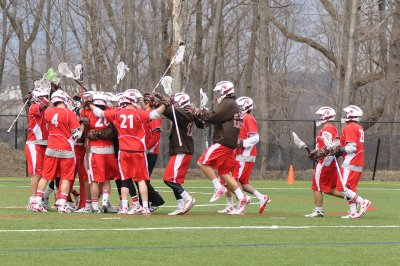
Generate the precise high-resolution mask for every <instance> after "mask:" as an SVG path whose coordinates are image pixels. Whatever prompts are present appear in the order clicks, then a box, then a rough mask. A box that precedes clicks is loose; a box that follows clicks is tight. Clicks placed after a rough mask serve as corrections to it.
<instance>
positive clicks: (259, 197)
mask: <svg viewBox="0 0 400 266" xmlns="http://www.w3.org/2000/svg"><path fill="white" fill-rule="evenodd" d="M253 195H254V197H256V198H257V199H258V200H260V201H261V200H263V199H264V195H263V194H261V193H260V192H258V190H255V191H254V193H253Z"/></svg>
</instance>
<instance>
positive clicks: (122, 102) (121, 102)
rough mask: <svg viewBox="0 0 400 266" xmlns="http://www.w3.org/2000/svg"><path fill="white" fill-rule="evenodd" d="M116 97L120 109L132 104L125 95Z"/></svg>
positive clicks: (121, 94) (120, 94)
mask: <svg viewBox="0 0 400 266" xmlns="http://www.w3.org/2000/svg"><path fill="white" fill-rule="evenodd" d="M115 97H116V98H117V99H118V100H117V103H118V106H119V107H123V106H125V105H127V104H130V103H131V101H130V100H128V99H127V98H126V97H125V96H124V93H117V95H116V96H115Z"/></svg>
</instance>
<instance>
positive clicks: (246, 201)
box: [232, 195, 251, 214]
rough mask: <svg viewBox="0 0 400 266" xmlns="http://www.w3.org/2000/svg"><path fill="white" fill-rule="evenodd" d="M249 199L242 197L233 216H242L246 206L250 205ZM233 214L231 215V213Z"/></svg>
mask: <svg viewBox="0 0 400 266" xmlns="http://www.w3.org/2000/svg"><path fill="white" fill-rule="evenodd" d="M250 201H251V200H250V198H249V197H247V196H246V195H244V197H243V199H242V200H241V201H239V202H238V207H237V211H236V213H234V214H243V213H244V210H245V209H246V207H247V205H248V204H249V203H250ZM232 214H233V213H232Z"/></svg>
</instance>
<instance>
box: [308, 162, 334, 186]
mask: <svg viewBox="0 0 400 266" xmlns="http://www.w3.org/2000/svg"><path fill="white" fill-rule="evenodd" d="M337 180H338V172H337V169H336V165H335V164H333V165H330V166H324V165H323V164H322V163H318V164H317V165H316V167H315V171H314V177H313V180H312V185H311V189H312V190H313V191H320V192H325V193H328V192H330V191H331V190H332V189H334V188H335V187H336V183H337Z"/></svg>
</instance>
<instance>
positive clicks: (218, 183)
mask: <svg viewBox="0 0 400 266" xmlns="http://www.w3.org/2000/svg"><path fill="white" fill-rule="evenodd" d="M211 182H212V183H213V185H214V188H215V189H221V188H222V185H221V183H220V182H219V179H218V178H214V179H213V180H212V181H211Z"/></svg>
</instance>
